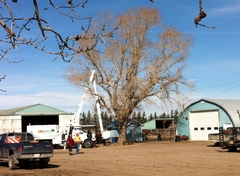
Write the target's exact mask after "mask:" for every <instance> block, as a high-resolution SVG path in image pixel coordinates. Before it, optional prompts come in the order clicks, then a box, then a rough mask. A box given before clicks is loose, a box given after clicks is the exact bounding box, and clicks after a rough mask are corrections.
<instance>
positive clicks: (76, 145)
mask: <svg viewBox="0 0 240 176" xmlns="http://www.w3.org/2000/svg"><path fill="white" fill-rule="evenodd" d="M74 143H75V147H76V153H77V154H79V152H80V145H81V143H82V139H81V137H80V136H79V134H78V133H77V134H76V137H75V138H74Z"/></svg>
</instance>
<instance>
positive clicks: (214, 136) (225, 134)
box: [208, 127, 233, 145]
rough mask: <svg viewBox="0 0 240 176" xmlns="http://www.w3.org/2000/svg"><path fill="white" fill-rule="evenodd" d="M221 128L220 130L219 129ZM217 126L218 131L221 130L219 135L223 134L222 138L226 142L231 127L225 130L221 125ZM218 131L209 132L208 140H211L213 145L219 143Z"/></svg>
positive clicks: (230, 133)
mask: <svg viewBox="0 0 240 176" xmlns="http://www.w3.org/2000/svg"><path fill="white" fill-rule="evenodd" d="M220 128H221V130H220ZM220 128H219V131H220V132H221V135H222V136H223V140H224V141H225V142H226V141H228V140H229V138H231V137H232V129H233V127H228V128H227V129H226V130H223V128H222V127H220ZM220 132H218V133H210V134H209V135H208V140H209V141H211V142H213V143H214V144H215V145H219V144H220V135H219V134H220Z"/></svg>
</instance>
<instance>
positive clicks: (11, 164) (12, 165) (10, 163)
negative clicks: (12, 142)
mask: <svg viewBox="0 0 240 176" xmlns="http://www.w3.org/2000/svg"><path fill="white" fill-rule="evenodd" d="M8 168H9V169H10V170H14V169H16V168H17V166H16V164H15V157H14V156H13V155H11V156H9V158H8Z"/></svg>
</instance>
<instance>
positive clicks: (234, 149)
mask: <svg viewBox="0 0 240 176" xmlns="http://www.w3.org/2000/svg"><path fill="white" fill-rule="evenodd" d="M228 151H229V152H236V151H237V148H236V147H233V148H229V149H228Z"/></svg>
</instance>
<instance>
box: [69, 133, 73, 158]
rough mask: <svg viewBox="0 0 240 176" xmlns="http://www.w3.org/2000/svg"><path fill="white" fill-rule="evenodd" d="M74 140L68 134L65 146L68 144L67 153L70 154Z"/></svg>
mask: <svg viewBox="0 0 240 176" xmlns="http://www.w3.org/2000/svg"><path fill="white" fill-rule="evenodd" d="M73 144H74V140H73V138H72V136H71V135H69V136H68V139H67V146H68V152H69V155H72V148H73Z"/></svg>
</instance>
